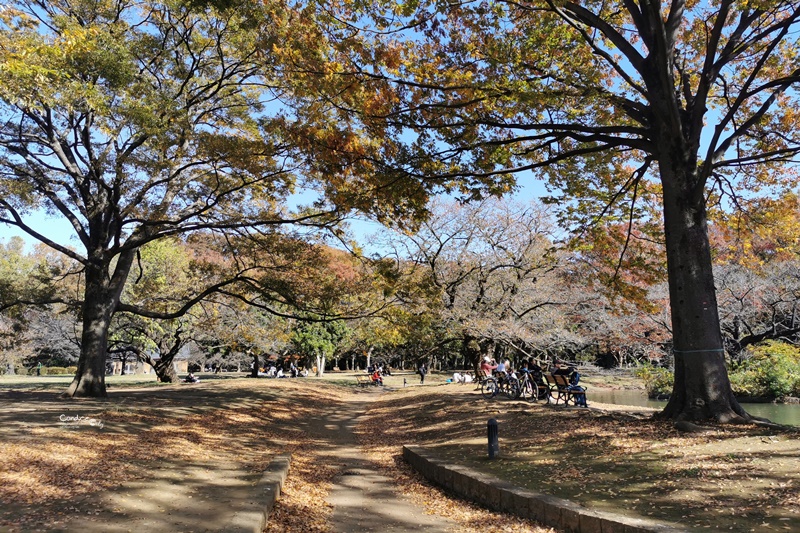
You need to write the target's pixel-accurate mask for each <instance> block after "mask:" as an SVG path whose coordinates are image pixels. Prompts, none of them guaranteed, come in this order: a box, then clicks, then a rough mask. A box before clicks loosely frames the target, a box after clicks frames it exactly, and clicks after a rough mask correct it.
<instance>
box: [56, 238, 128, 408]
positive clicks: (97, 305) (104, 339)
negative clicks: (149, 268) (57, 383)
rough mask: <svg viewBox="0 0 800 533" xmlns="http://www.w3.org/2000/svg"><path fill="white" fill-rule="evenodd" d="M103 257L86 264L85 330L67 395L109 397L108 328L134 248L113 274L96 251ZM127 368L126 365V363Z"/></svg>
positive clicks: (120, 259)
mask: <svg viewBox="0 0 800 533" xmlns="http://www.w3.org/2000/svg"><path fill="white" fill-rule="evenodd" d="M94 255H95V256H97V257H101V259H98V260H92V261H90V263H89V264H87V265H86V269H85V274H84V275H85V280H86V288H85V289H84V297H83V307H82V316H83V330H82V333H81V355H80V357H79V358H78V370H77V372H75V378H74V379H73V380H72V383H71V384H70V386H69V387H68V388H67V391H66V392H65V393H64V396H67V397H96V398H104V397H106V396H108V393H107V392H106V379H105V375H106V359H107V357H108V328H109V326H110V325H111V317H112V316H113V314H114V311H116V309H117V306H118V305H119V299H120V295H121V294H122V288H123V287H124V286H125V281H126V280H127V278H128V273H129V272H130V268H131V264H132V262H133V259H134V257H135V255H136V252H135V251H127V252H124V253H122V254H120V255H119V256H118V259H117V262H116V267H115V268H114V274H113V276H112V275H110V272H111V264H110V261H108V260H107V259H106V258H105V257H104V251H103V250H101V251H99V252H97V253H95V254H94ZM123 371H124V366H123Z"/></svg>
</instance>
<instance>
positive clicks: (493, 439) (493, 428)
mask: <svg viewBox="0 0 800 533" xmlns="http://www.w3.org/2000/svg"><path fill="white" fill-rule="evenodd" d="M487 427H488V428H489V459H494V458H495V457H497V456H498V455H500V442H499V438H498V435H497V420H495V419H494V418H490V419H489V423H488V424H487Z"/></svg>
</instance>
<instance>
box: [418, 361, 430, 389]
mask: <svg viewBox="0 0 800 533" xmlns="http://www.w3.org/2000/svg"><path fill="white" fill-rule="evenodd" d="M417 372H419V384H420V385H424V384H425V374H427V373H428V367H427V366H425V363H420V365H419V370H417Z"/></svg>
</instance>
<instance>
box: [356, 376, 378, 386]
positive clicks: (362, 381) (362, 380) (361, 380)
mask: <svg viewBox="0 0 800 533" xmlns="http://www.w3.org/2000/svg"><path fill="white" fill-rule="evenodd" d="M356 381H357V382H358V385H359V386H360V387H369V386H370V385H379V383H378V382H377V381H375V380H373V379H372V376H371V375H368V374H356Z"/></svg>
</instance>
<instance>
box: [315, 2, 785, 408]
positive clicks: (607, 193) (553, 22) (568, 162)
mask: <svg viewBox="0 0 800 533" xmlns="http://www.w3.org/2000/svg"><path fill="white" fill-rule="evenodd" d="M362 5H363V8H361V9H356V8H354V7H353V4H351V3H345V4H341V5H340V7H341V10H340V11H339V12H337V13H335V14H334V15H333V16H332V17H330V19H329V23H330V24H331V26H332V27H334V28H335V30H330V31H328V33H326V34H325V35H324V37H325V38H327V39H328V40H329V41H335V46H334V47H333V48H331V50H332V52H331V53H330V54H329V57H330V58H331V61H332V62H333V63H334V65H335V66H328V67H326V69H324V71H322V70H321V69H316V70H315V65H314V64H313V63H309V64H308V69H307V72H316V75H317V76H318V77H320V79H330V78H331V77H334V78H336V79H337V80H338V83H339V88H340V90H339V92H338V93H337V94H336V98H335V99H331V98H328V100H327V101H328V102H330V104H331V107H332V108H336V109H338V111H339V113H340V116H341V119H340V120H342V121H348V120H349V121H353V120H354V119H353V118H352V117H353V116H358V117H360V120H361V121H362V127H363V128H365V129H367V130H369V131H371V132H374V135H383V136H385V137H386V138H387V139H391V140H392V141H393V143H394V145H395V148H394V151H393V154H392V160H391V161H390V162H384V163H383V164H382V166H381V170H383V171H385V172H387V173H389V174H393V175H395V176H398V177H400V176H409V175H410V176H427V177H429V178H430V179H438V180H441V181H442V182H450V183H460V181H459V180H462V179H463V178H465V177H469V178H479V179H481V180H483V181H485V182H493V183H495V184H496V187H495V189H494V190H495V191H502V189H503V187H504V185H503V183H504V182H505V181H507V180H508V179H510V178H508V177H509V176H512V175H519V173H520V172H523V171H533V172H539V173H541V175H542V176H546V177H547V179H548V181H549V184H550V186H551V188H552V190H553V191H554V193H555V198H556V199H558V200H560V202H561V205H562V207H564V209H565V210H567V214H568V215H569V216H570V218H571V219H572V220H573V221H578V222H583V223H602V222H603V221H604V219H605V218H607V217H609V216H613V218H614V219H615V220H618V219H619V214H620V212H621V213H622V215H623V218H626V219H628V220H633V219H634V218H637V217H639V216H643V215H645V214H646V212H642V211H640V210H639V208H638V201H639V200H640V199H642V197H647V198H646V199H650V198H651V197H653V195H655V197H656V198H660V201H661V204H662V207H663V228H664V239H665V243H666V255H667V265H668V266H667V269H668V278H669V288H670V303H671V319H672V328H673V335H674V349H675V366H676V368H675V374H676V380H675V390H674V394H673V395H672V399H671V401H670V403H669V404H668V406H667V407H666V409H665V414H666V415H668V416H670V417H674V418H691V419H706V418H715V419H718V420H732V419H736V418H740V417H745V418H746V417H748V415H747V413H745V412H744V411H743V410H742V409H741V407H740V406H739V405H738V404H737V402H736V400H735V399H734V398H733V396H732V394H731V391H730V386H729V381H728V378H727V374H726V371H725V366H724V352H723V344H722V339H721V336H720V327H719V319H718V311H717V304H716V299H715V294H714V280H713V276H712V270H711V255H710V251H709V243H708V235H707V233H708V232H707V219H708V215H707V210H708V207H709V206H708V201H709V200H711V201H713V202H715V203H724V202H726V201H727V202H729V204H728V205H729V206H730V205H734V204H735V203H736V201H737V200H738V199H739V198H740V197H742V196H748V195H753V194H759V193H762V192H765V191H767V190H769V188H781V187H784V186H787V185H791V184H793V182H794V181H793V180H794V175H795V172H794V170H793V168H792V167H791V163H793V162H796V161H797V157H798V153H800V133H799V132H800V128H798V126H800V113H798V109H797V105H798V102H797V96H798V95H797V90H796V87H797V84H798V82H800V70H798V65H800V57H799V56H800V44H799V43H798V37H797V36H798V29H800V2H797V1H788V0H776V1H771V2H761V1H744V2H742V1H733V0H714V1H709V2H697V1H687V0H672V1H671V2H666V3H663V2H661V1H658V0H615V1H599V0H589V1H585V2H571V1H552V0H530V1H526V2H516V1H511V0H508V1H506V0H498V1H496V2H487V1H484V0H475V1H466V2H438V1H427V0H410V1H406V2H391V3H390V2H383V1H381V0H374V1H372V2H366V3H364V4H359V6H362ZM329 12H330V10H329V9H324V10H321V13H322V14H321V15H319V16H320V17H325V16H326V14H328V13H329ZM357 82H358V83H357ZM309 116H310V113H309ZM466 192H467V193H468V192H469V191H466Z"/></svg>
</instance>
